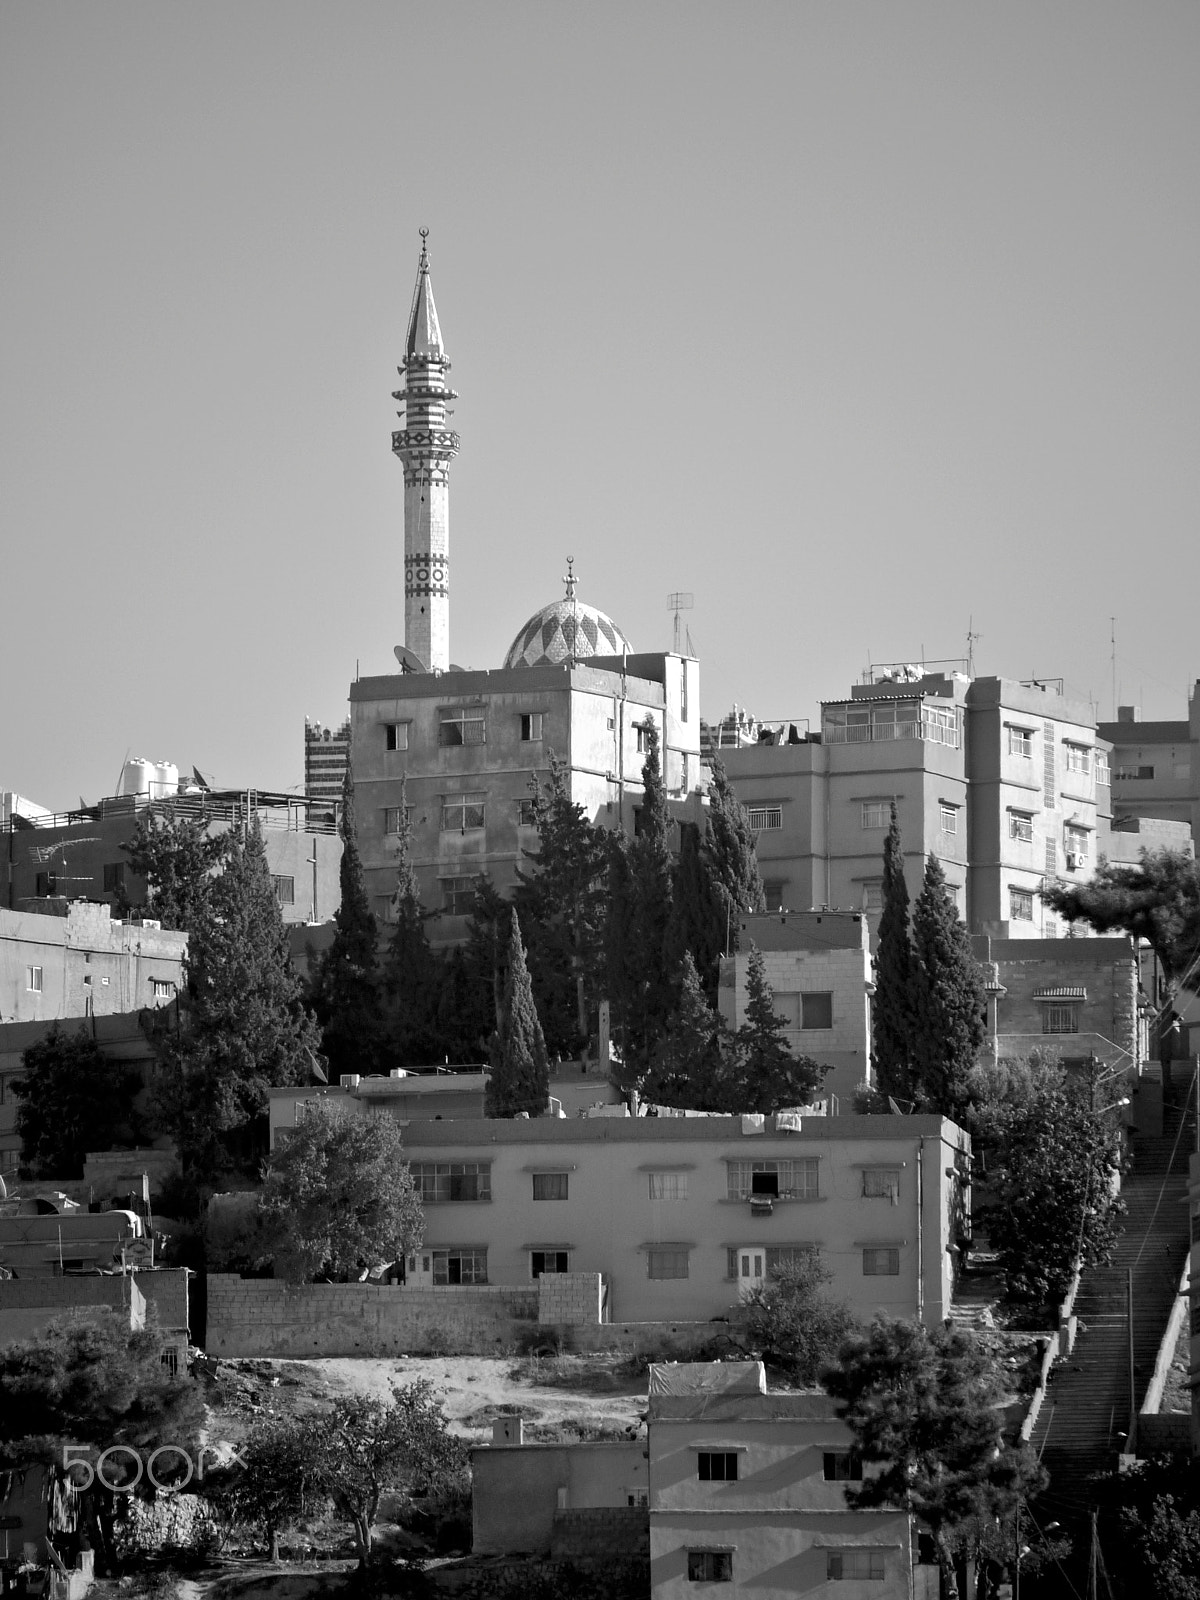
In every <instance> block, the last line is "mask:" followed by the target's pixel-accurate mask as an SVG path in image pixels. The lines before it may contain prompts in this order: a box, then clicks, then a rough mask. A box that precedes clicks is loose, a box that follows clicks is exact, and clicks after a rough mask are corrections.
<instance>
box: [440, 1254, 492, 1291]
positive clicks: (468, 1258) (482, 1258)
mask: <svg viewBox="0 0 1200 1600" xmlns="http://www.w3.org/2000/svg"><path fill="white" fill-rule="evenodd" d="M487 1281H488V1275H487V1251H486V1250H476V1249H465V1248H461V1247H460V1248H457V1249H456V1248H454V1247H451V1248H450V1249H448V1250H435V1251H434V1252H433V1282H434V1285H435V1287H439V1288H440V1287H442V1286H443V1285H449V1284H452V1283H486V1282H487Z"/></svg>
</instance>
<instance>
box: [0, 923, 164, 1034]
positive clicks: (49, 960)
mask: <svg viewBox="0 0 1200 1600" xmlns="http://www.w3.org/2000/svg"><path fill="white" fill-rule="evenodd" d="M48 903H50V904H59V905H60V909H59V911H58V913H56V914H43V913H39V912H34V911H6V910H4V909H3V908H0V1023H5V1022H43V1021H44V1022H51V1021H54V1020H56V1019H60V1018H67V1017H90V1016H109V1015H112V1014H114V1013H116V1012H123V1011H139V1010H141V1009H143V1008H145V1007H149V1006H161V1005H169V1004H170V1002H171V1001H172V1000H173V999H174V998H175V996H176V994H178V992H179V988H180V985H181V984H182V982H183V963H184V960H185V959H186V957H187V934H186V933H170V932H164V931H163V930H162V929H161V928H159V927H157V926H156V925H154V924H151V925H149V926H146V925H144V924H142V923H140V922H114V921H113V919H112V913H111V910H110V908H109V907H108V906H107V905H96V904H90V903H88V902H85V901H73V902H70V903H65V902H64V903H59V902H48Z"/></svg>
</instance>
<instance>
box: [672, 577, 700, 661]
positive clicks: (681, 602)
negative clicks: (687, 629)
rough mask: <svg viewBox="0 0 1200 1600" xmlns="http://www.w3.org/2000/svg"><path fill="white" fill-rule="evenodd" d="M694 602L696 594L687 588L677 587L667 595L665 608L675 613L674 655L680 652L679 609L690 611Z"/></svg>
mask: <svg viewBox="0 0 1200 1600" xmlns="http://www.w3.org/2000/svg"><path fill="white" fill-rule="evenodd" d="M695 604H696V596H695V595H694V594H692V593H691V591H690V590H688V589H677V590H676V591H675V592H674V594H669V595H668V596H667V610H668V611H673V612H674V613H675V634H674V639H675V643H674V646H673V648H674V651H675V654H676V655H679V654H680V653H681V652H680V649H679V643H680V641H679V613H680V612H681V611H690V610H691V609H692V607H693V606H694V605H695Z"/></svg>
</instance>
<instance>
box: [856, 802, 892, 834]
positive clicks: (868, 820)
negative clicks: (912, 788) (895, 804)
mask: <svg viewBox="0 0 1200 1600" xmlns="http://www.w3.org/2000/svg"><path fill="white" fill-rule="evenodd" d="M891 820H892V803H891V801H890V800H864V801H863V803H862V825H863V827H864V828H886V827H887V826H888V824H889V823H890V822H891Z"/></svg>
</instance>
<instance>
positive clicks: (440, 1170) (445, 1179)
mask: <svg viewBox="0 0 1200 1600" xmlns="http://www.w3.org/2000/svg"><path fill="white" fill-rule="evenodd" d="M408 1170H409V1172H410V1173H411V1174H412V1181H413V1188H414V1189H415V1190H416V1191H417V1198H418V1199H419V1200H420V1202H421V1204H422V1205H429V1204H430V1203H431V1202H435V1201H442V1200H490V1199H491V1198H492V1169H491V1166H490V1165H489V1163H488V1162H486V1161H414V1162H413V1163H412V1164H411V1165H410V1166H409V1169H408Z"/></svg>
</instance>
